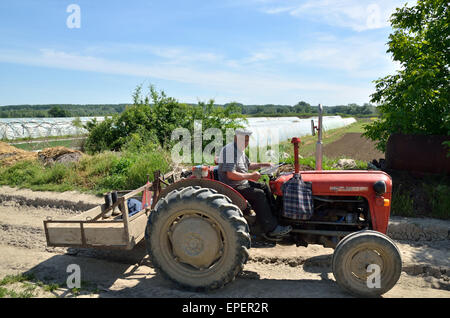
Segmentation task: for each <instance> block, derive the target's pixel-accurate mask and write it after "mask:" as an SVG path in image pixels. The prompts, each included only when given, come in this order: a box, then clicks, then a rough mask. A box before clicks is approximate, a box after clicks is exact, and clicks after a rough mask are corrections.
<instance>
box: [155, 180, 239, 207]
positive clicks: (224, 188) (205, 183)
mask: <svg viewBox="0 0 450 318" xmlns="http://www.w3.org/2000/svg"><path fill="white" fill-rule="evenodd" d="M191 186H192V187H193V186H200V187H202V188H209V189H213V190H216V191H217V192H218V193H220V194H223V195H225V196H227V197H228V198H230V200H231V201H232V203H233V204H235V205H236V206H237V207H238V208H239V209H240V210H241V211H245V210H246V209H247V207H248V203H247V200H246V199H245V198H244V197H243V196H242V195H241V194H240V193H239V192H237V191H236V190H235V189H233V188H232V187H230V186H229V185H227V184H225V183H223V182H220V181H217V180H212V179H200V178H187V179H181V180H179V181H177V182H174V183H172V184H170V185H169V186H167V187H165V188H164V189H162V190H161V192H160V194H159V196H158V199H157V201H159V199H161V198H163V197H165V196H166V195H167V194H168V193H170V192H171V191H173V190H175V189H179V188H186V187H191Z"/></svg>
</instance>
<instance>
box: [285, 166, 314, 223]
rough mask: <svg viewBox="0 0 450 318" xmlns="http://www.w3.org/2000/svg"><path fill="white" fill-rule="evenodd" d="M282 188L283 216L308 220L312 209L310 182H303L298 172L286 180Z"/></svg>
mask: <svg viewBox="0 0 450 318" xmlns="http://www.w3.org/2000/svg"><path fill="white" fill-rule="evenodd" d="M282 190H283V213H282V214H283V216H284V217H286V218H289V219H296V220H308V219H310V218H311V216H312V214H313V210H314V206H313V198H312V184H311V182H304V181H303V180H302V177H301V175H300V174H294V176H293V177H292V178H291V179H289V180H288V181H286V182H285V183H284V184H283V187H282Z"/></svg>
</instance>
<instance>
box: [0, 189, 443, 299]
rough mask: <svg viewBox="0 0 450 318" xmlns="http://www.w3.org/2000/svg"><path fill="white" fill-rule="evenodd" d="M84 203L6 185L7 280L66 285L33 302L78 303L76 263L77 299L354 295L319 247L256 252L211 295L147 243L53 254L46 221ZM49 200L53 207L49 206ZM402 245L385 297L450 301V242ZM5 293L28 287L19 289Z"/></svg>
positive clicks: (0, 248) (1, 212)
mask: <svg viewBox="0 0 450 318" xmlns="http://www.w3.org/2000/svg"><path fill="white" fill-rule="evenodd" d="M15 194H17V195H16V196H14V195H15ZM24 194H26V198H27V199H24V198H25V196H24ZM49 197H53V198H52V200H50V201H49V200H48V198H49ZM80 200H81V201H83V202H85V204H95V203H100V202H101V199H99V198H96V197H91V196H86V195H79V194H76V193H65V194H58V193H48V192H46V193H41V192H38V193H36V192H32V191H29V190H15V189H11V188H6V187H1V188H0V255H1V258H0V278H3V277H5V276H6V275H17V274H24V273H25V274H30V273H32V274H34V276H35V280H40V281H43V282H44V283H45V284H51V283H57V284H58V285H59V288H57V289H55V290H52V291H51V292H50V291H45V288H42V287H39V286H35V287H36V288H35V289H33V295H34V296H39V297H55V296H70V297H72V296H74V294H73V293H72V291H71V290H69V289H67V288H66V287H64V285H65V282H66V280H67V278H68V275H69V274H68V273H67V267H68V265H70V264H77V265H79V266H80V269H81V280H82V287H81V291H79V294H78V295H77V296H78V297H183V298H184V297H194V298H197V297H200V298H204V297H233V298H241V297H242V298H245V297H252V298H253V297H263V298H272V297H277V298H279V297H351V295H349V294H347V293H346V292H344V291H343V290H341V289H340V288H339V286H338V285H337V284H336V282H335V280H334V277H333V274H332V273H331V268H330V263H331V255H332V252H333V250H332V249H328V248H323V247H321V246H318V245H311V246H309V247H308V248H304V247H298V248H296V247H295V246H280V245H277V246H262V247H257V248H252V249H251V251H250V255H251V257H250V260H249V261H248V263H247V264H246V266H245V268H244V271H243V273H242V274H240V275H239V276H238V277H237V279H236V280H235V281H234V282H233V283H231V284H229V285H227V286H226V287H225V288H223V289H220V290H218V291H214V292H211V293H206V294H205V293H193V292H187V291H183V290H179V289H177V287H176V286H175V285H174V284H172V283H170V282H168V281H166V280H164V279H163V278H162V277H161V276H160V275H157V274H156V273H155V271H154V269H153V267H152V264H151V263H150V261H149V260H148V256H147V255H146V252H145V247H144V244H140V245H139V246H138V247H137V248H135V249H134V250H133V251H131V252H120V251H102V250H89V249H71V248H69V249H66V248H47V247H46V242H45V235H44V232H43V225H42V221H43V220H44V219H45V218H46V217H47V216H50V217H53V218H54V219H55V218H58V219H60V218H66V217H69V216H72V215H74V214H76V213H81V211H75V210H74V207H75V206H77V205H76V204H74V203H76V202H78V201H80ZM46 202H47V204H50V205H51V206H52V207H45V206H44V205H45V204H46ZM55 202H60V206H61V207H57V205H55ZM86 202H88V203H86ZM33 205H34V206H33ZM67 207H69V208H67ZM84 208H85V207H84ZM398 246H399V248H400V250H401V252H402V257H403V263H404V264H403V268H404V270H405V271H404V272H402V275H401V277H400V280H399V282H398V283H397V285H396V286H395V287H394V288H393V289H392V290H391V291H389V292H388V293H387V294H385V295H384V297H421V298H431V297H438V298H443V297H445V298H450V283H449V270H448V269H449V268H450V260H449V259H450V257H449V256H450V244H449V241H448V240H438V241H430V242H425V241H422V242H421V241H419V242H408V241H401V242H398ZM4 287H5V288H9V289H11V288H16V289H19V290H20V288H22V287H21V286H20V284H18V283H16V284H10V285H6V286H4Z"/></svg>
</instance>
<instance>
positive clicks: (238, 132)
mask: <svg viewBox="0 0 450 318" xmlns="http://www.w3.org/2000/svg"><path fill="white" fill-rule="evenodd" d="M235 134H236V135H241V136H250V135H251V134H253V132H252V131H250V130H248V129H243V128H239V129H236V131H235Z"/></svg>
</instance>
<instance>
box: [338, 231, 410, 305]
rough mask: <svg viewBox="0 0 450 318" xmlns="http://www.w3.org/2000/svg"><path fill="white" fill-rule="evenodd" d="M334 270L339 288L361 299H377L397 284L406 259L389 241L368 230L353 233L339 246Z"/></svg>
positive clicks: (382, 235)
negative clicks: (403, 258)
mask: <svg viewBox="0 0 450 318" xmlns="http://www.w3.org/2000/svg"><path fill="white" fill-rule="evenodd" d="M332 267H333V274H334V277H335V278H336V282H337V283H338V285H339V286H341V287H342V288H344V289H345V290H347V291H348V292H350V293H352V294H354V295H357V296H364V297H377V296H380V295H382V294H384V293H386V292H388V291H389V290H390V289H392V287H394V285H395V284H396V283H397V281H398V279H399V278H400V274H401V270H402V259H401V255H400V251H399V250H398V248H397V246H396V245H395V243H394V242H393V241H392V240H391V239H390V238H389V237H387V236H386V235H384V234H382V233H380V232H376V231H370V230H366V231H360V232H356V233H352V234H350V235H349V236H348V237H345V238H344V239H343V240H341V241H340V242H339V244H338V245H337V246H336V249H335V250H334V253H333V260H332Z"/></svg>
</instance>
